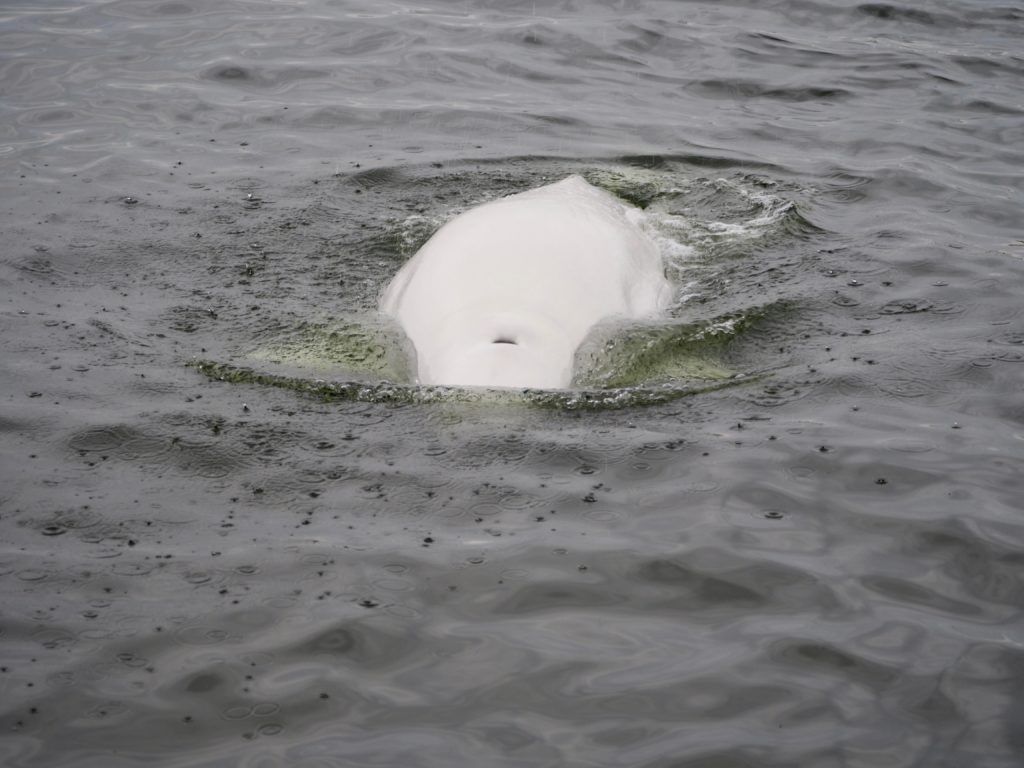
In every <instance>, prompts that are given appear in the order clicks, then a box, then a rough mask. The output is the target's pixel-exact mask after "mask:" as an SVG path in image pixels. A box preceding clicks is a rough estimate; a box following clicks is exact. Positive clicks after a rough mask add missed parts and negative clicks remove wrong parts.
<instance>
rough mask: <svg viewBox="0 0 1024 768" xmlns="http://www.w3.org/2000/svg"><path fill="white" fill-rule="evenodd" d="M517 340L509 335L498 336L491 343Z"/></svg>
mask: <svg viewBox="0 0 1024 768" xmlns="http://www.w3.org/2000/svg"><path fill="white" fill-rule="evenodd" d="M518 343H519V342H518V341H516V340H515V339H513V338H512V337H511V336H499V337H498V338H496V339H495V340H494V341H492V342H491V344H518Z"/></svg>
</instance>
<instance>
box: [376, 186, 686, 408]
mask: <svg viewBox="0 0 1024 768" xmlns="http://www.w3.org/2000/svg"><path fill="white" fill-rule="evenodd" d="M638 213H639V212H638V210H637V209H635V208H633V207H632V206H628V205H626V204H624V203H622V202H620V201H619V200H618V199H617V198H615V197H613V196H612V195H611V194H609V193H607V192H605V191H603V190H601V189H598V188H597V187H594V186H592V185H590V184H589V183H587V181H586V180H585V179H583V178H582V177H581V176H578V175H574V176H570V177H568V178H566V179H563V180H562V181H559V182H556V183H554V184H548V185H546V186H543V187H538V188H536V189H532V190H529V191H527V192H522V193H519V194H516V195H511V196H509V197H505V198H501V199H498V200H494V201H492V202H489V203H485V204H483V205H481V206H479V207H477V208H473V209H471V210H469V211H466V212H465V213H462V214H460V215H459V216H456V217H455V218H454V219H452V220H451V221H449V222H448V223H446V224H445V225H444V226H443V227H441V228H440V229H439V230H438V231H437V232H436V233H435V234H434V235H433V237H431V238H430V240H428V241H427V242H426V243H425V244H424V245H423V247H422V248H420V250H419V251H417V252H416V254H415V255H414V256H413V257H412V258H411V259H410V260H409V261H408V262H406V264H405V265H404V266H403V267H402V268H401V270H399V272H398V273H397V274H396V275H395V277H394V278H393V279H392V281H391V282H390V284H389V285H388V287H387V288H386V289H385V291H384V294H383V296H382V298H381V302H380V309H381V311H382V312H383V313H384V314H386V315H390V316H391V317H393V318H395V319H396V320H397V321H398V323H399V325H401V327H402V329H403V330H404V331H405V334H406V335H407V336H408V338H409V340H410V341H411V342H412V345H413V346H414V347H415V351H416V372H417V378H418V382H419V383H420V384H439V385H449V386H479V387H515V388H542V389H558V388H566V387H570V386H571V384H572V377H573V358H574V356H575V353H576V349H577V347H579V345H580V343H581V342H582V341H583V339H584V338H585V337H586V335H587V333H588V332H589V331H590V329H591V328H593V327H594V325H596V324H597V323H599V322H601V321H603V320H606V319H610V318H634V319H638V318H643V317H645V316H649V315H655V314H657V313H659V312H660V311H662V310H663V309H664V307H665V305H666V304H667V303H668V301H669V298H670V295H671V290H670V287H669V283H668V280H667V279H666V277H665V269H664V264H663V262H662V258H661V255H660V253H659V251H658V248H657V246H656V245H655V243H654V242H653V241H652V240H651V238H650V237H649V236H648V235H647V234H646V233H645V232H644V231H643V230H642V229H641V228H640V227H639V226H638V224H637V223H636V221H635V217H636V215H637V214H638Z"/></svg>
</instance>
